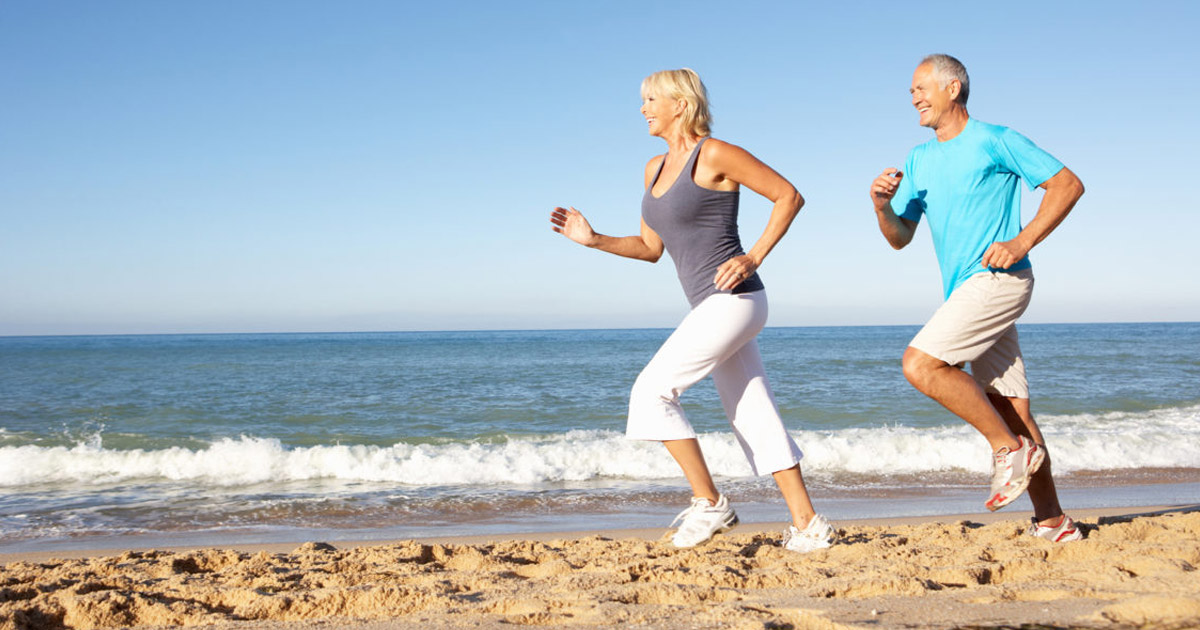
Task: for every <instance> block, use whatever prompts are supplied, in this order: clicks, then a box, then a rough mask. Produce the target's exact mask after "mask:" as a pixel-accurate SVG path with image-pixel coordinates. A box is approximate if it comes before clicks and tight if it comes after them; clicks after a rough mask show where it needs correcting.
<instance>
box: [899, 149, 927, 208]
mask: <svg viewBox="0 0 1200 630" xmlns="http://www.w3.org/2000/svg"><path fill="white" fill-rule="evenodd" d="M914 152H915V151H914ZM913 161H914V160H913V153H909V154H908V159H907V160H905V161H904V177H902V178H901V179H900V185H899V186H898V187H897V188H896V196H895V197H892V212H894V213H896V214H897V215H898V216H900V217H901V218H903V219H908V220H909V221H913V222H915V223H920V222H921V215H922V214H924V213H925V200H924V199H922V198H921V196H920V195H918V194H917V188H916V186H914V185H913V175H912V166H913Z"/></svg>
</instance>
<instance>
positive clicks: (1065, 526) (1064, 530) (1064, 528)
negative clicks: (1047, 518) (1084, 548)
mask: <svg viewBox="0 0 1200 630" xmlns="http://www.w3.org/2000/svg"><path fill="white" fill-rule="evenodd" d="M1029 520H1030V521H1032V522H1031V523H1030V524H1029V535H1030V536H1037V537H1038V538H1045V539H1046V540H1049V541H1050V542H1071V541H1073V540H1079V539H1080V538H1083V532H1081V531H1079V528H1078V527H1077V526H1076V525H1075V521H1073V520H1071V517H1070V516H1067V515H1066V514H1063V515H1062V520H1061V521H1059V522H1058V525H1055V526H1054V527H1045V526H1043V525H1038V521H1037V518H1035V517H1030V518H1029Z"/></svg>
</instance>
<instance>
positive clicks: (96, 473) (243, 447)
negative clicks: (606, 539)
mask: <svg viewBox="0 0 1200 630" xmlns="http://www.w3.org/2000/svg"><path fill="white" fill-rule="evenodd" d="M1039 421H1040V423H1041V424H1042V427H1043V430H1044V431H1045V432H1046V434H1047V436H1048V440H1049V443H1050V446H1051V449H1052V453H1053V455H1054V466H1055V470H1056V472H1058V473H1067V472H1074V471H1084V470H1088V471H1107V470H1122V469H1135V468H1200V405H1197V406H1187V407H1173V408H1163V409H1157V410H1152V411H1147V412H1136V413H1125V412H1114V413H1107V414H1102V415H1093V414H1079V415H1069V416H1051V415H1047V416H1042V417H1040V418H1039ZM793 435H794V437H795V438H796V441H797V442H798V443H799V444H800V446H801V448H802V449H803V450H804V451H805V454H806V459H805V462H804V468H805V470H806V471H811V472H813V473H816V474H820V475H833V476H836V475H837V474H838V473H852V474H853V475H857V476H861V475H868V476H871V477H886V476H888V475H913V474H921V473H932V472H945V471H961V472H966V473H979V472H987V466H988V461H989V458H988V453H987V446H986V443H984V442H983V440H982V439H981V438H980V437H979V436H978V434H977V433H976V432H975V431H974V430H973V429H971V428H970V427H968V426H966V425H965V424H959V425H953V426H950V427H933V428H911V427H902V426H881V427H871V428H863V427H858V428H848V429H840V430H830V431H795V432H793ZM13 437H14V436H13V435H12V434H8V435H7V436H5V435H4V434H3V431H2V430H0V443H3V442H5V441H7V442H10V443H11V442H12V441H13V439H12V438H13ZM700 440H701V445H702V447H703V448H704V451H705V453H706V456H707V458H708V460H709V465H710V468H711V469H712V470H713V472H714V473H715V474H717V475H721V476H726V477H743V476H747V475H749V474H750V469H749V466H748V465H747V464H746V462H745V458H744V456H743V455H742V452H741V449H740V448H739V447H738V445H737V443H736V441H735V440H734V439H733V436H732V434H730V433H729V432H727V431H726V432H713V433H707V434H704V435H702V436H701V437H700ZM678 474H679V473H678V469H677V468H676V467H675V465H674V463H673V462H672V461H671V459H670V458H669V457H666V456H665V455H664V453H663V451H662V447H661V446H659V445H658V444H655V443H645V442H635V441H630V440H626V439H625V438H624V437H623V436H622V435H621V434H619V433H616V432H613V431H569V432H566V433H561V434H553V435H543V436H511V437H508V438H503V437H502V438H497V439H490V440H486V441H483V440H475V441H448V440H447V441H443V442H437V443H423V444H407V443H398V444H395V445H392V446H375V445H337V444H335V445H321V446H306V447H289V446H287V445H285V444H283V443H282V442H281V441H280V440H278V439H274V438H268V437H253V436H240V437H236V438H222V439H219V440H216V441H214V442H212V443H211V444H209V445H207V446H205V447H203V448H184V447H170V448H158V449H111V448H106V447H104V445H103V435H102V434H97V435H94V436H92V437H91V438H90V439H87V440H83V441H81V442H80V443H78V444H76V445H74V446H71V447H67V446H49V447H48V446H38V445H34V444H24V445H20V446H3V447H0V487H5V488H9V489H28V488H31V487H37V486H39V485H43V484H56V483H58V484H61V483H68V484H84V485H90V484H101V485H103V484H112V483H127V482H138V483H146V482H153V481H155V480H169V481H175V482H186V483H189V484H196V485H202V486H219V487H236V486H243V485H251V484H261V483H273V482H295V481H305V480H319V479H334V480H340V481H363V482H386V483H395V484H401V485H406V486H416V487H432V486H448V485H453V486H490V485H505V484H516V485H522V484H542V483H556V482H576V481H593V480H605V479H611V480H633V481H642V480H654V479H668V478H674V477H677V476H678Z"/></svg>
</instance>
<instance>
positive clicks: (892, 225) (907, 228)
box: [871, 168, 917, 249]
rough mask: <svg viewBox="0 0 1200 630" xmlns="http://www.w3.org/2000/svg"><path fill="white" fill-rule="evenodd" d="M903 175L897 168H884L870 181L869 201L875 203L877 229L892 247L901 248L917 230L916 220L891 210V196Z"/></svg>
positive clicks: (909, 241) (894, 193) (910, 240)
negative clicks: (898, 214)
mask: <svg viewBox="0 0 1200 630" xmlns="http://www.w3.org/2000/svg"><path fill="white" fill-rule="evenodd" d="M903 177H904V173H901V172H900V171H899V170H898V169H894V168H885V169H883V174H882V175H880V176H879V177H876V178H875V181H874V182H871V201H872V202H873V203H874V204H875V218H876V219H877V220H878V221H879V231H880V232H883V237H884V238H886V239H887V242H888V244H889V245H891V246H892V248H893V249H903V248H904V247H905V246H906V245H908V244H909V243H911V242H912V239H913V234H915V233H916V231H917V222H916V221H910V220H908V219H905V218H904V217H901V216H897V215H896V213H895V212H892V197H895V196H896V190H897V189H898V188H899V187H900V179H901V178H903Z"/></svg>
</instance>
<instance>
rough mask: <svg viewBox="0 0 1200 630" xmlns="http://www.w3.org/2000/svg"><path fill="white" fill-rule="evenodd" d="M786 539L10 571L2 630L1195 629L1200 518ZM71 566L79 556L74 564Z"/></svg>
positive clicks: (846, 530)
mask: <svg viewBox="0 0 1200 630" xmlns="http://www.w3.org/2000/svg"><path fill="white" fill-rule="evenodd" d="M1075 516H1076V519H1077V521H1079V523H1080V524H1081V525H1083V526H1084V528H1085V530H1086V533H1087V537H1086V539H1084V540H1082V541H1079V542H1075V543H1070V544H1058V545H1056V544H1052V543H1050V542H1047V541H1043V540H1040V539H1035V538H1032V537H1029V536H1026V535H1024V528H1025V524H1026V522H1027V519H1028V517H1029V515H1028V514H1027V513H1021V512H1012V513H1001V514H994V515H993V514H981V515H955V516H944V517H924V518H906V519H887V520H876V521H848V522H844V523H838V524H837V525H838V527H839V532H840V542H839V544H837V545H835V546H834V547H832V548H831V549H828V550H825V551H819V552H815V553H811V554H807V555H800V554H795V553H791V552H788V551H785V550H783V549H782V548H780V547H779V534H778V530H779V529H780V528H781V526H780V525H779V524H775V523H769V524H749V525H743V526H741V527H738V528H736V529H734V530H733V531H732V532H729V533H727V534H724V535H720V536H717V537H716V538H715V539H714V540H713V541H712V542H710V543H709V544H707V545H704V546H701V547H698V548H695V549H686V550H680V549H674V548H672V547H670V546H669V545H668V544H666V543H665V540H666V538H665V536H664V534H665V533H666V530H662V529H655V530H621V531H609V532H578V533H572V534H555V535H542V534H539V535H527V536H519V535H518V536H511V537H505V538H503V539H499V538H493V539H491V540H483V539H470V538H459V539H441V540H408V541H394V542H388V543H384V544H380V543H370V544H361V545H359V544H343V543H339V544H338V545H337V546H336V547H335V546H333V545H329V544H324V543H312V542H310V543H305V544H303V545H299V546H296V545H257V546H248V547H230V548H202V549H189V548H171V549H160V550H136V551H125V552H123V553H111V552H69V553H68V554H58V556H59V557H57V558H55V557H51V556H52V555H55V554H50V553H30V554H9V555H6V556H0V562H3V566H2V567H0V628H3V629H4V630H10V629H22V630H24V629H35V628H37V629H42V628H47V629H54V628H129V627H134V628H163V627H178V626H195V625H205V626H210V627H216V628H225V629H229V630H234V629H239V630H240V629H243V628H267V629H275V630H307V629H310V628H322V629H325V628H354V629H356V630H384V629H392V628H483V629H500V628H511V627H513V626H522V625H528V626H543V627H577V628H589V627H596V628H599V627H615V626H630V627H638V628H664V629H666V628H672V629H674V628H742V629H751V628H792V629H800V628H814V629H816V628H825V629H828V628H964V627H1018V628H1019V627H1022V625H1028V624H1042V625H1040V626H1037V627H1039V628H1041V627H1044V626H1049V627H1072V628H1075V627H1084V628H1091V627H1096V628H1125V627H1155V628H1192V627H1200V572H1197V571H1196V568H1197V567H1200V506H1164V507H1154V508H1139V509H1121V510H1087V511H1077V512H1076V513H1075ZM66 556H69V557H66Z"/></svg>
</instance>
